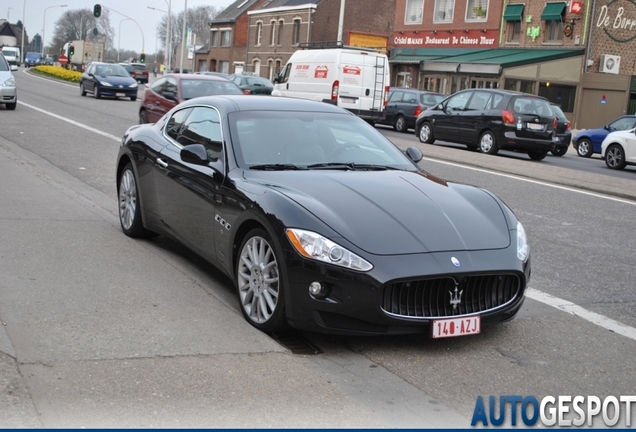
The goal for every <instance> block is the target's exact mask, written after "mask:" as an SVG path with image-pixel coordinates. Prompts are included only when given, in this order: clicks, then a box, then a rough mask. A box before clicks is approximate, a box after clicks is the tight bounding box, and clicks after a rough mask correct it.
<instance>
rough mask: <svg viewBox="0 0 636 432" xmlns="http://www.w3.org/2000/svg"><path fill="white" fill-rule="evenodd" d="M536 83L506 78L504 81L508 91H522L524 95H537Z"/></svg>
mask: <svg viewBox="0 0 636 432" xmlns="http://www.w3.org/2000/svg"><path fill="white" fill-rule="evenodd" d="M534 84H535V82H534V81H526V80H516V79H511V78H506V80H505V81H504V88H505V89H506V90H513V91H520V92H523V93H529V94H536V93H535V92H534Z"/></svg>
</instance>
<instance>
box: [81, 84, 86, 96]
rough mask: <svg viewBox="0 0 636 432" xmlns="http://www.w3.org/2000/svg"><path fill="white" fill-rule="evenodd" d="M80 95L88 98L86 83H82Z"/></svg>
mask: <svg viewBox="0 0 636 432" xmlns="http://www.w3.org/2000/svg"><path fill="white" fill-rule="evenodd" d="M80 94H81V95H82V96H86V89H85V88H84V83H80Z"/></svg>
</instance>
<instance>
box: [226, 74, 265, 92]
mask: <svg viewBox="0 0 636 432" xmlns="http://www.w3.org/2000/svg"><path fill="white" fill-rule="evenodd" d="M228 79H229V80H230V81H232V82H233V83H234V84H236V85H237V86H239V87H240V88H241V90H243V92H245V94H260V95H264V94H265V95H271V94H272V90H274V84H272V82H271V81H270V80H268V79H267V78H263V77H259V76H254V75H243V74H232V75H230V76H229V77H228Z"/></svg>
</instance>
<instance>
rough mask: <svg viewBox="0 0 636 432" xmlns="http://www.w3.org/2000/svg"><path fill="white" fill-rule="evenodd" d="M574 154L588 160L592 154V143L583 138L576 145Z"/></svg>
mask: <svg viewBox="0 0 636 432" xmlns="http://www.w3.org/2000/svg"><path fill="white" fill-rule="evenodd" d="M576 153H577V154H578V155H579V156H581V157H586V158H589V157H591V156H592V153H594V148H593V147H592V141H590V140H589V139H587V138H583V139H582V140H580V141H579V142H578V143H576Z"/></svg>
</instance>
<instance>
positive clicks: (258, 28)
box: [254, 21, 263, 46]
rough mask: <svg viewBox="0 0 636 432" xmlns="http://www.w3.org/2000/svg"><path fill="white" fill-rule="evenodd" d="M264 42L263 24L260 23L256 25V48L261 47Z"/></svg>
mask: <svg viewBox="0 0 636 432" xmlns="http://www.w3.org/2000/svg"><path fill="white" fill-rule="evenodd" d="M262 41H263V23H262V22H260V21H259V22H257V23H256V40H255V41H254V42H255V43H256V46H259V45H260V44H261V42H262Z"/></svg>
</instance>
